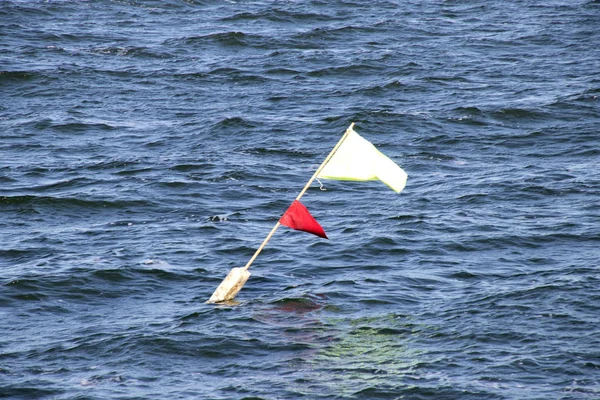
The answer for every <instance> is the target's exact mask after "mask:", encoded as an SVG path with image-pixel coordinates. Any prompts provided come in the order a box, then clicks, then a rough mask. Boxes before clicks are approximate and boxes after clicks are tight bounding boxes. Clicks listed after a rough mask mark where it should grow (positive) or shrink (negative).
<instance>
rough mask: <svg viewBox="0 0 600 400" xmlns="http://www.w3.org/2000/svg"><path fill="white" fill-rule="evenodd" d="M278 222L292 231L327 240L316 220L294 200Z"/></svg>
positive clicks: (302, 205)
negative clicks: (295, 230)
mask: <svg viewBox="0 0 600 400" xmlns="http://www.w3.org/2000/svg"><path fill="white" fill-rule="evenodd" d="M279 222H280V223H281V224H282V225H285V226H289V227H290V228H292V229H297V230H299V231H304V232H309V233H312V234H313V235H317V236H320V237H322V238H325V239H328V237H327V235H326V234H325V231H324V230H323V228H322V227H321V225H319V223H318V222H317V220H316V219H314V218H313V216H312V215H310V213H309V212H308V209H307V208H306V207H304V204H302V203H300V202H299V201H298V200H294V202H293V203H292V205H291V206H290V208H288V209H287V211H286V212H285V214H283V216H282V217H281V218H280V219H279Z"/></svg>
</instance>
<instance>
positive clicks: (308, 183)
mask: <svg viewBox="0 0 600 400" xmlns="http://www.w3.org/2000/svg"><path fill="white" fill-rule="evenodd" d="M352 128H354V122H353V123H351V124H350V126H349V127H348V129H346V132H344V135H343V136H342V137H341V139H340V140H339V141H338V142H337V144H336V145H335V146H334V147H333V149H332V150H331V152H330V153H329V155H328V156H327V157H326V158H325V160H323V162H322V163H321V165H320V166H319V168H317V170H316V171H315V173H314V174H313V176H312V177H311V178H310V179H309V180H308V182H306V185H304V189H302V191H301V192H300V194H299V195H298V197H296V200H300V198H301V197H302V196H303V195H304V193H306V191H307V190H308V188H309V187H310V185H311V184H312V183H313V181H314V180H315V178H316V177H317V176H318V175H319V173H320V172H321V170H323V168H325V165H327V163H328V162H329V160H331V157H333V155H334V154H335V152H336V151H337V150H338V149H339V148H340V146H341V145H342V143H343V142H344V140H346V137H348V134H349V133H350V132H351V131H352ZM280 225H281V223H280V222H279V221H277V223H276V224H275V226H274V227H273V229H271V232H269V234H268V235H267V237H266V238H265V240H263V242H262V244H261V245H260V247H259V248H258V249H257V250H256V252H255V253H254V255H253V256H252V258H250V260H249V261H248V263H247V264H246V266H245V267H244V268H243V270H244V271H247V270H248V268H250V265H252V263H253V262H254V260H255V259H256V257H258V255H259V254H260V252H261V251H262V249H264V248H265V246H266V245H267V242H268V241H269V240H270V239H271V237H272V236H273V234H275V231H276V230H277V228H279V226H280Z"/></svg>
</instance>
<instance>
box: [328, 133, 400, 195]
mask: <svg viewBox="0 0 600 400" xmlns="http://www.w3.org/2000/svg"><path fill="white" fill-rule="evenodd" d="M317 177H318V178H323V179H336V180H350V181H370V180H376V179H379V180H380V181H382V182H383V183H385V184H386V185H388V186H389V187H390V188H392V190H394V191H395V192H396V193H400V192H401V191H402V189H404V186H406V179H407V175H406V172H404V170H403V169H402V168H400V167H399V166H398V165H397V164H396V163H395V162H393V161H392V160H390V159H389V158H388V157H387V156H385V155H384V154H383V153H381V152H380V151H379V150H377V148H376V147H375V146H373V144H372V143H371V142H369V141H368V140H366V139H364V138H363V137H362V136H360V135H359V134H358V133H356V132H355V131H354V130H353V129H352V128H350V132H349V133H348V136H347V137H346V139H345V140H344V142H343V143H342V144H341V146H340V147H339V148H338V150H337V151H336V152H335V154H334V155H333V157H332V158H331V159H330V160H329V162H328V163H327V165H325V167H324V168H323V169H322V170H321V172H320V173H319V175H318V176H317Z"/></svg>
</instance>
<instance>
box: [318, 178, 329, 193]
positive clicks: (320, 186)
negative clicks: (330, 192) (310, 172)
mask: <svg viewBox="0 0 600 400" xmlns="http://www.w3.org/2000/svg"><path fill="white" fill-rule="evenodd" d="M315 179H316V180H317V182H319V189H321V190H323V191H325V190H327V188H325V186H323V182H321V181H320V180H319V178H315Z"/></svg>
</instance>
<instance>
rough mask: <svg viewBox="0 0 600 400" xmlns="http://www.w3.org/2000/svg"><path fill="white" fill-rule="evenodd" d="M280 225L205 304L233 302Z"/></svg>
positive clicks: (328, 158) (349, 130)
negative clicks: (252, 266) (257, 258)
mask: <svg viewBox="0 0 600 400" xmlns="http://www.w3.org/2000/svg"><path fill="white" fill-rule="evenodd" d="M353 127H354V122H352V123H351V124H350V126H349V127H348V129H346V132H344V135H342V137H341V138H340V140H339V141H338V142H337V144H336V145H335V146H334V147H333V149H332V150H331V152H330V153H329V155H328V156H327V157H326V158H325V160H323V162H322V163H321V165H320V166H319V168H317V170H316V171H315V173H314V174H313V176H312V177H311V178H310V179H309V180H308V182H307V183H306V185H304V188H303V189H302V191H301V192H300V194H299V195H298V197H296V200H300V198H301V197H302V196H303V195H304V193H306V191H307V190H308V188H309V187H310V185H311V184H312V183H313V181H314V180H315V178H316V177H317V176H318V175H319V173H320V172H321V170H322V169H323V168H325V165H327V163H328V162H329V160H330V159H331V157H333V155H334V154H335V152H336V151H337V150H338V149H339V147H340V146H341V145H342V143H343V142H344V140H345V139H346V137H348V135H349V134H350V132H351V131H352V128H353ZM280 225H281V222H279V220H278V221H277V223H276V224H275V226H274V227H273V228H272V229H271V232H269V234H268V235H267V237H266V238H265V240H263V242H262V244H261V245H260V246H259V248H258V249H257V250H256V252H254V255H253V256H252V257H251V258H250V260H249V261H248V262H247V263H246V265H245V266H244V267H243V268H233V269H232V270H231V271H230V272H229V274H228V275H227V276H226V277H225V279H224V280H223V282H221V284H220V285H219V286H218V287H217V289H216V290H215V292H214V293H213V294H212V296H211V297H210V299H208V301H207V303H220V302H223V301H228V300H233V299H234V298H235V296H236V295H237V294H238V292H239V291H240V290H241V289H242V286H244V283H246V281H247V280H248V278H249V277H250V272H248V268H250V266H251V265H252V263H253V262H254V260H255V259H256V257H258V255H259V254H260V252H261V251H262V249H264V247H265V246H266V245H267V242H268V241H269V240H270V239H271V237H272V236H273V235H274V234H275V231H276V230H277V228H279V226H280Z"/></svg>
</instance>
